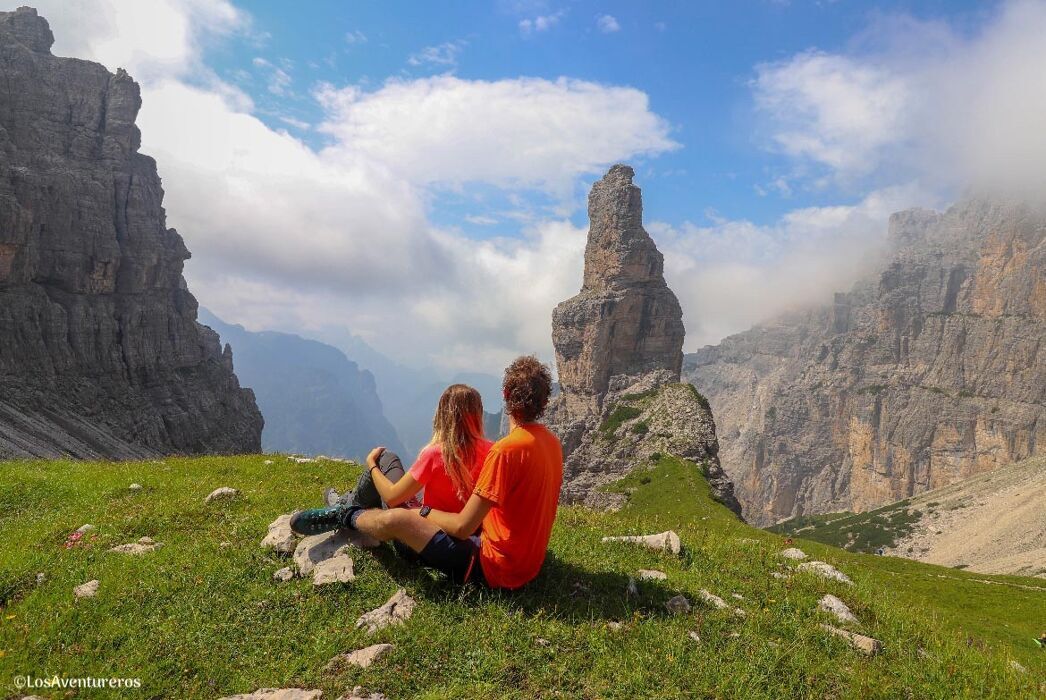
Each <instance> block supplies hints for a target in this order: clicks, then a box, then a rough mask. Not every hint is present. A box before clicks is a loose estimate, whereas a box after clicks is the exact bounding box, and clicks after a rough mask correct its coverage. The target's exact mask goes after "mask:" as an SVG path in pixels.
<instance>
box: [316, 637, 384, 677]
mask: <svg viewBox="0 0 1046 700" xmlns="http://www.w3.org/2000/svg"><path fill="white" fill-rule="evenodd" d="M394 648H395V647H393V645H391V644H372V645H371V646H369V647H364V648H362V649H357V650H356V651H353V652H349V653H348V654H338V655H337V656H335V657H334V658H333V659H331V660H330V661H329V662H327V670H328V671H337V670H338V669H340V668H344V667H346V666H359V667H360V668H367V667H368V666H370V665H371V664H372V663H374V662H375V661H377V660H378V659H380V658H381V657H383V656H385V655H386V654H388V653H389V652H390V651H392V650H393V649H394Z"/></svg>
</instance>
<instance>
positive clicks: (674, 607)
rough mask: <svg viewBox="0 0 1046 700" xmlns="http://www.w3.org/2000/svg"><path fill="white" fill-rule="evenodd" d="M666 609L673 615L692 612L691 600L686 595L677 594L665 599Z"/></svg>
mask: <svg viewBox="0 0 1046 700" xmlns="http://www.w3.org/2000/svg"><path fill="white" fill-rule="evenodd" d="M665 609H666V610H668V612H670V613H672V614H673V615H685V614H687V613H688V612H690V601H689V600H687V599H686V596H683V595H677V596H675V597H673V598H669V599H668V600H667V601H665Z"/></svg>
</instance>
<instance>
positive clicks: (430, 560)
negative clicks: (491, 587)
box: [418, 530, 486, 585]
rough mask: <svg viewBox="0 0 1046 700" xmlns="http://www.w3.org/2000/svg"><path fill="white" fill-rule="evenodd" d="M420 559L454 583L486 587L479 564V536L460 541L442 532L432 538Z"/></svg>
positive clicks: (422, 551) (421, 553) (420, 554)
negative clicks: (476, 584)
mask: <svg viewBox="0 0 1046 700" xmlns="http://www.w3.org/2000/svg"><path fill="white" fill-rule="evenodd" d="M418 558H419V559H420V560H421V563H422V564H424V565H425V566H427V567H429V568H432V569H436V570H437V571H442V572H443V573H445V574H446V575H447V576H448V577H450V580H451V581H453V582H454V583H468V582H470V581H471V582H472V583H478V584H480V585H486V580H485V579H484V578H483V567H482V566H480V564H479V536H478V535H473V536H472V537H469V538H467V539H464V540H459V539H456V538H454V537H451V536H450V535H448V534H447V533H445V532H443V531H442V530H441V531H439V532H437V533H436V534H435V535H433V536H432V539H431V540H429V543H428V544H427V545H425V549H423V550H421V552H420V553H419V554H418Z"/></svg>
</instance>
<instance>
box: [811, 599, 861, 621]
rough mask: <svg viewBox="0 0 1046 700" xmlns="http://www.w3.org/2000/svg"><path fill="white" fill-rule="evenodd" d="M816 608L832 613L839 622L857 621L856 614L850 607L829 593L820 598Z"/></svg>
mask: <svg viewBox="0 0 1046 700" xmlns="http://www.w3.org/2000/svg"><path fill="white" fill-rule="evenodd" d="M817 609H818V610H823V611H824V612H826V613H830V614H832V615H834V616H835V618H836V619H837V620H839V622H857V616H856V615H854V614H853V612H851V611H850V607H849V606H848V605H847V604H846V603H844V602H843V601H841V600H840V599H838V598H836V597H835V596H834V595H831V594H830V593H829V594H827V595H825V596H824V597H823V598H821V600H820V602H819V603H818V604H817Z"/></svg>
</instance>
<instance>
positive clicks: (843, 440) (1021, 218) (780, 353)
mask: <svg viewBox="0 0 1046 700" xmlns="http://www.w3.org/2000/svg"><path fill="white" fill-rule="evenodd" d="M1044 233H1046V215H1044V213H1043V211H1042V210H1041V209H1040V208H1037V207H1035V206H1032V205H1029V204H1025V203H1020V202H1013V201H1005V200H998V199H989V198H976V197H970V198H967V199H965V200H963V201H961V202H959V203H958V204H956V205H955V206H953V207H951V208H950V209H949V210H948V211H946V212H944V213H937V212H931V211H926V210H910V211H905V212H900V213H898V214H895V215H893V217H891V220H890V230H889V237H890V243H891V246H892V254H891V257H890V259H889V261H888V263H887V264H886V265H885V266H884V267H883V268H882V270H881V271H880V272H879V273H878V274H874V275H869V276H867V277H866V278H864V279H862V280H860V281H858V282H857V283H856V284H855V285H854V286H853V288H852V289H851V290H850V291H849V292H846V293H839V294H836V295H835V299H834V301H833V303H832V304H830V305H825V306H823V307H820V308H816V309H812V310H808V311H804V312H796V313H792V314H788V315H784V316H781V317H779V318H776V319H773V320H771V321H768V322H766V323H763V324H760V325H758V326H756V327H754V328H752V329H751V330H749V331H746V332H744V333H739V334H737V335H734V336H730V337H728V338H726V339H725V340H723V341H722V342H721V343H720V344H719V345H716V346H710V347H706V348H703V349H702V350H700V351H698V352H697V353H695V354H692V355H689V356H687V358H686V362H685V369H684V377H685V379H686V380H688V381H690V382H691V383H693V384H694V385H695V386H696V387H697V388H698V389H699V390H700V391H701V392H702V393H703V394H705V395H706V396H707V397H708V399H709V401H710V403H711V406H712V409H713V411H714V413H715V416H716V421H717V423H718V425H719V436H720V440H721V444H722V448H723V449H722V451H721V458H722V462H723V466H724V468H725V469H726V471H727V474H729V475H730V477H731V478H732V480H733V481H734V484H735V486H736V490H737V494H738V498H739V499H740V500H741V502H742V504H743V506H744V512H745V516H746V518H748V519H749V520H750V521H752V522H755V523H757V524H761V525H767V524H770V523H773V522H776V521H779V520H782V519H786V518H789V517H793V516H796V515H801V514H804V513H824V512H835V511H864V510H868V509H870V508H874V507H876V506H879V505H882V504H885V503H890V502H893V501H897V500H900V499H902V498H906V497H908V496H911V495H914V494H918V493H922V492H924V491H927V490H930V489H933V488H938V487H941V486H944V485H947V484H949V483H952V482H955V481H957V480H959V479H963V478H966V477H969V476H971V475H974V474H977V473H980V472H985V471H990V470H992V469H995V468H997V467H999V466H1000V465H1003V464H1007V463H1009V462H1012V461H1015V460H1019V459H1023V458H1026V457H1028V456H1031V455H1034V454H1037V453H1040V452H1041V451H1042V449H1043V446H1044V445H1046V349H1044V343H1043V341H1044V339H1046V276H1044V272H1043V271H1044V269H1046V243H1044Z"/></svg>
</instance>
